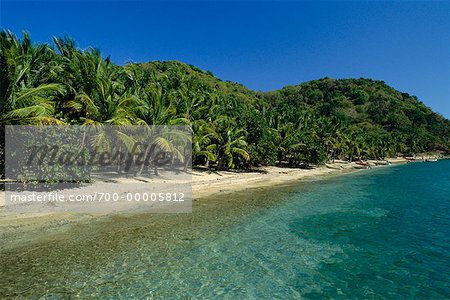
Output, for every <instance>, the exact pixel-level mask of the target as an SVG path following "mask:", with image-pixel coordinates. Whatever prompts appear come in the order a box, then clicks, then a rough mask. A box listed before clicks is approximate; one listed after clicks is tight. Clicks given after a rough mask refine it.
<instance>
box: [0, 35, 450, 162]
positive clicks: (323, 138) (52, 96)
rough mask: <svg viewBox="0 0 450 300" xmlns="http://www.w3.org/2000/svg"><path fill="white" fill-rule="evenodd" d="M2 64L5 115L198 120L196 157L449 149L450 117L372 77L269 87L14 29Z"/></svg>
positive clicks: (296, 157)
mask: <svg viewBox="0 0 450 300" xmlns="http://www.w3.org/2000/svg"><path fill="white" fill-rule="evenodd" d="M0 71H1V74H0V122H1V123H2V124H37V125H39V124H40V125H43V124H110V125H124V124H141V125H144V124H147V125H161V124H185V125H190V126H192V128H193V130H194V138H193V155H192V156H193V157H192V158H193V163H194V164H203V165H210V166H215V167H217V168H221V169H223V168H239V167H245V166H249V165H252V164H275V163H281V162H284V163H287V164H290V165H302V164H309V163H322V162H324V161H326V160H327V159H330V158H333V157H335V158H337V157H340V158H348V159H353V158H356V157H363V158H383V157H388V156H394V155H396V154H398V153H403V154H413V153H419V152H424V151H434V150H442V151H447V152H448V151H449V149H450V121H449V120H447V119H445V118H444V117H442V116H440V115H438V114H436V113H434V112H432V111H431V110H430V109H429V108H428V107H426V106H425V105H424V104H423V103H421V102H420V101H418V99H417V98H416V97H414V96H410V95H408V94H406V93H401V92H399V91H396V90H394V89H393V88H391V87H389V86H387V85H386V84H385V83H384V82H381V81H374V80H370V79H340V80H335V79H330V78H324V79H320V80H315V81H311V82H306V83H303V84H300V85H298V86H287V87H284V88H282V89H280V90H277V91H272V92H268V93H262V92H256V91H252V90H250V89H248V88H246V87H244V86H243V85H240V84H237V83H232V82H226V81H222V80H220V79H218V78H216V77H215V76H213V75H212V74H211V73H210V72H208V71H202V70H200V69H198V68H196V67H194V66H191V65H187V64H184V63H181V62H176V61H170V62H149V63H143V64H128V65H125V66H118V65H115V64H113V63H112V62H111V60H110V59H109V58H106V59H105V58H103V57H102V56H101V53H100V52H99V51H98V50H95V49H88V50H80V49H78V48H76V46H75V43H74V42H73V41H72V40H70V39H57V38H55V39H54V43H53V44H51V45H48V44H33V43H32V42H31V40H30V38H29V36H28V35H24V37H23V39H19V38H17V37H15V36H14V35H13V34H11V33H9V32H6V31H3V32H2V33H1V35H0ZM0 151H1V149H0Z"/></svg>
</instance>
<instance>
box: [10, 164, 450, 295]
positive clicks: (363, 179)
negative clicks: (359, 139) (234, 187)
mask: <svg viewBox="0 0 450 300" xmlns="http://www.w3.org/2000/svg"><path fill="white" fill-rule="evenodd" d="M248 198H251V199H252V200H251V204H248V202H246V199H248ZM230 199H231V200H230ZM231 201H234V202H235V203H243V204H242V207H241V208H240V209H234V210H230V209H229V208H222V206H223V205H226V204H225V203H229V202H231ZM202 203H203V205H206V204H205V203H207V202H202ZM258 203H262V204H261V205H259V204H258ZM214 205H217V210H213V209H212V208H211V209H210V210H209V213H210V214H216V215H215V216H214V218H210V219H208V218H207V217H205V220H204V221H202V216H201V215H199V216H197V217H195V213H194V214H193V216H190V217H189V219H183V218H187V217H186V216H179V217H173V216H172V217H167V219H163V220H160V222H159V223H158V224H159V225H158V226H164V224H167V228H168V229H167V230H169V232H170V234H164V231H158V232H157V233H155V232H154V231H153V229H152V228H151V226H148V227H147V228H146V229H145V230H142V226H135V228H134V229H133V230H138V231H136V235H135V236H134V237H133V236H132V237H130V235H133V234H134V233H133V232H135V231H133V230H128V231H127V230H125V229H124V230H125V234H120V233H117V236H116V237H115V236H114V233H111V232H107V233H105V234H110V235H111V236H110V239H111V240H114V239H115V238H116V239H124V236H125V235H126V236H127V237H126V239H127V242H126V243H125V244H126V245H122V246H121V247H119V246H117V248H116V249H115V250H111V245H110V244H109V243H104V242H102V243H96V242H95V240H93V241H91V243H90V244H89V245H90V246H92V247H94V246H95V247H96V248H93V250H92V252H93V253H96V256H97V257H100V258H99V261H101V259H102V258H103V261H104V262H102V263H100V264H96V263H95V261H96V259H95V257H90V256H89V255H81V254H80V256H78V257H75V258H71V257H69V258H68V259H66V260H65V262H66V264H65V265H64V266H61V267H58V268H57V267H55V266H51V264H53V263H56V261H57V260H50V261H49V260H45V262H42V260H41V259H39V258H34V260H32V262H34V263H36V262H42V263H41V264H40V265H39V264H38V265H37V266H36V269H33V268H31V267H29V268H27V269H24V270H25V271H26V272H28V273H20V274H19V273H15V274H14V272H15V271H14V270H12V269H11V270H10V273H8V274H3V275H4V276H10V277H11V278H10V279H11V280H10V281H9V282H10V283H11V287H10V289H9V291H5V290H4V293H10V294H9V295H16V296H17V295H26V296H31V295H33V294H34V295H35V296H38V297H39V296H45V295H46V296H48V297H49V298H52V297H54V298H55V299H57V298H59V297H66V296H69V295H70V296H77V295H78V296H80V297H92V296H95V297H102V298H140V299H142V298H145V297H148V298H163V297H164V298H221V299H274V298H278V299H295V298H305V299H330V298H333V299H411V298H414V299H446V298H450V160H446V161H439V162H435V163H412V164H407V165H399V166H391V167H384V168H379V169H374V170H368V171H363V172H358V173H354V174H350V175H346V176H341V177H339V178H331V179H327V180H322V181H317V182H307V183H299V184H297V185H296V186H289V187H282V188H273V189H270V190H267V189H266V190H259V191H253V192H252V193H248V194H245V193H241V194H239V195H233V196H232V195H230V196H220V201H219V200H217V201H216V202H215V204H214ZM221 205H222V206H221ZM237 206H239V205H237ZM194 209H200V210H201V208H199V207H197V208H195V207H194ZM220 209H224V211H223V212H221V211H220ZM229 211H232V213H229ZM207 213H208V212H204V214H207ZM204 216H205V215H204ZM131 218H132V217H131ZM176 218H180V228H178V229H177V228H176V227H174V226H173V225H171V224H173V223H176ZM124 224H126V223H125V222H124ZM139 224H141V225H142V224H144V223H142V222H141V223H139ZM192 224H194V225H192ZM102 226H104V224H103V225H102ZM181 226H182V227H183V228H181ZM86 230H88V229H86ZM91 230H99V229H98V228H94V229H91ZM147 230H148V231H147ZM103 231H105V229H103ZM78 232H83V231H81V230H79V231H78ZM114 232H115V231H114ZM145 232H148V234H146V233H145ZM177 232H182V233H180V234H178V233H177ZM169 235H170V236H169ZM87 236H88V234H87ZM99 240H101V239H99ZM58 245H59V244H58V243H57V242H55V248H54V250H53V254H55V253H58V251H61V249H58V247H60V248H61V247H62V246H61V245H60V246H58ZM77 245H79V247H83V249H85V248H86V247H87V245H86V244H83V240H81V242H80V243H73V244H72V247H75V248H76V247H78V246H77ZM48 250H50V249H47V251H48ZM73 253H76V252H73ZM42 255H44V254H42ZM47 255H49V256H50V255H51V253H48V254H47ZM62 260H63V259H62ZM60 261H61V260H60ZM63 261H64V260H63ZM71 262H72V263H71ZM28 263H30V262H28ZM57 269H59V270H60V272H61V274H60V275H59V277H57V276H55V278H54V279H53V278H48V279H47V280H46V281H45V282H46V283H45V284H46V288H45V289H43V288H37V287H36V286H29V285H30V284H31V283H30V282H31V281H33V280H38V279H37V278H42V277H44V278H45V277H46V276H47V275H45V274H46V273H48V272H51V270H57ZM88 269H89V271H87V270H88ZM22 271H23V270H22ZM13 276H15V280H13V278H12V277H13ZM48 276H49V275H48ZM58 278H59V279H58ZM52 280H54V281H52ZM42 284H43V283H40V285H39V286H42ZM15 285H17V286H15ZM20 286H21V287H22V288H23V289H24V291H23V292H20ZM4 295H7V294H4Z"/></svg>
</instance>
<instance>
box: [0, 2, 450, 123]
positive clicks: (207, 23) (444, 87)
mask: <svg viewBox="0 0 450 300" xmlns="http://www.w3.org/2000/svg"><path fill="white" fill-rule="evenodd" d="M0 2H1V7H0V9H1V20H0V25H1V27H2V28H4V29H10V30H12V31H13V32H14V33H16V34H20V33H21V31H22V30H26V31H28V32H29V33H30V34H31V36H32V38H33V40H34V41H39V42H45V41H50V39H51V36H53V35H56V36H62V35H66V34H67V35H69V36H71V37H73V38H74V39H75V40H76V41H77V42H78V45H79V46H80V47H82V48H85V47H89V46H94V47H96V48H100V49H101V50H102V52H103V54H104V55H105V56H106V55H111V58H112V60H113V61H114V62H116V63H119V64H124V63H126V62H129V61H136V62H145V61H151V60H179V61H183V62H187V63H190V64H193V65H196V66H198V67H200V68H202V69H206V70H210V71H212V72H213V73H214V74H215V75H216V76H218V77H220V78H222V79H224V80H231V81H236V82H239V83H242V84H244V85H246V86H248V87H250V88H252V89H256V90H262V91H267V90H273V89H278V88H280V87H282V86H284V85H288V84H298V83H300V82H304V81H308V80H312V79H318V78H322V77H325V76H328V77H332V78H348V77H357V78H359V77H368V78H374V79H380V80H384V81H385V82H387V83H388V84H390V85H392V86H393V87H394V88H396V89H398V90H401V91H403V92H408V93H410V94H413V95H416V96H418V97H419V99H420V100H422V101H423V102H425V104H427V105H428V106H430V107H431V108H433V109H434V110H436V111H438V112H439V113H441V114H443V115H444V116H446V117H447V118H450V2H448V1H445V2H434V1H433V2H399V1H397V2H385V1H374V2H359V1H351V2H342V1H333V2H313V1H308V2H306V1H303V2H295V1H289V2H280V1H276V2H261V3H259V2H256V1H253V2H238V1H229V2H217V1H203V2H173V1H171V2H166V3H163V2H153V1H136V0H134V1H133V0H132V1H128V2H121V1H117V0H116V1H108V2H106V1H105V2H94V1H79V2H70V1H51V0H50V1H48V0H47V1H39V2H25V1H10V0H0Z"/></svg>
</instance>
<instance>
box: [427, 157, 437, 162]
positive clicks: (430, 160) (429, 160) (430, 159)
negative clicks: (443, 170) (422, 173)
mask: <svg viewBox="0 0 450 300" xmlns="http://www.w3.org/2000/svg"><path fill="white" fill-rule="evenodd" d="M425 161H426V162H436V161H438V160H437V158H427V159H425Z"/></svg>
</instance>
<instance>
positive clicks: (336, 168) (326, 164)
mask: <svg viewBox="0 0 450 300" xmlns="http://www.w3.org/2000/svg"><path fill="white" fill-rule="evenodd" d="M325 166H326V167H327V168H328V169H333V170H342V169H343V167H342V166H341V165H337V164H329V163H325Z"/></svg>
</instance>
